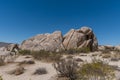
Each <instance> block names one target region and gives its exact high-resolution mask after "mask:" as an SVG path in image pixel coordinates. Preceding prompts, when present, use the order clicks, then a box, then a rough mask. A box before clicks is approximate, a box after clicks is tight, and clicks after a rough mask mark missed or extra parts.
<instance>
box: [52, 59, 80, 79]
mask: <svg viewBox="0 0 120 80" xmlns="http://www.w3.org/2000/svg"><path fill="white" fill-rule="evenodd" d="M53 66H54V68H55V69H56V71H57V72H58V74H59V77H66V78H69V79H68V80H76V79H77V68H78V64H77V63H76V62H75V61H74V60H65V59H63V60H60V61H59V62H56V63H54V64H53Z"/></svg>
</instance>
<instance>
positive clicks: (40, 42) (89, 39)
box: [20, 27, 98, 51]
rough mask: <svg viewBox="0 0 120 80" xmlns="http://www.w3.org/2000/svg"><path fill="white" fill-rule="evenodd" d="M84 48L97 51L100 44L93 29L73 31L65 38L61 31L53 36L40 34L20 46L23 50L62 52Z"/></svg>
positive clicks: (86, 28)
mask: <svg viewBox="0 0 120 80" xmlns="http://www.w3.org/2000/svg"><path fill="white" fill-rule="evenodd" d="M83 47H88V48H90V50H91V51H94V50H97V47H98V42H97V39H96V37H95V35H94V33H93V31H92V29H91V28H88V27H82V28H81V29H78V30H74V29H71V30H70V31H69V32H68V33H67V34H65V35H64V36H62V33H61V32H60V31H55V32H53V33H52V34H40V35H37V36H34V37H32V38H30V39H28V40H25V41H23V43H22V44H21V46H20V48H21V49H22V50H34V51H39V50H46V51H60V50H68V49H73V48H75V49H76V48H83Z"/></svg>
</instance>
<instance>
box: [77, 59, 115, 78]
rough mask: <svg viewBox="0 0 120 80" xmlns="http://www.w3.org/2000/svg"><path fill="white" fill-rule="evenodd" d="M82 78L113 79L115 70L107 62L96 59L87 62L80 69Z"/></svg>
mask: <svg viewBox="0 0 120 80" xmlns="http://www.w3.org/2000/svg"><path fill="white" fill-rule="evenodd" d="M79 75H80V76H79V79H80V80H113V78H114V77H115V75H114V70H113V68H112V67H111V66H109V65H108V64H107V63H104V62H102V61H101V60H96V59H94V60H93V61H92V63H85V64H83V65H82V66H81V68H80V70H79Z"/></svg>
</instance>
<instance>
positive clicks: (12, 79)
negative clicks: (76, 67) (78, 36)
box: [0, 52, 120, 80]
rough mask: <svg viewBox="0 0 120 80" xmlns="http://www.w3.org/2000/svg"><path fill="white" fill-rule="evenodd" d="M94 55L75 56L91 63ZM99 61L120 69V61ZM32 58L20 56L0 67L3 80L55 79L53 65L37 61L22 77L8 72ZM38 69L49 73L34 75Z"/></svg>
mask: <svg viewBox="0 0 120 80" xmlns="http://www.w3.org/2000/svg"><path fill="white" fill-rule="evenodd" d="M92 54H93V53H90V54H87V55H86V56H80V55H74V58H81V59H82V60H84V61H88V62H91V61H92V59H93V58H94V57H92V56H91V55H92ZM94 54H99V52H94ZM96 58H97V59H101V60H103V61H104V62H108V63H109V65H114V66H118V67H119V68H120V60H119V61H110V60H109V59H102V58H101V57H99V55H98V56H96ZM31 59H32V58H25V56H19V57H18V58H17V59H16V60H15V61H14V63H9V64H6V65H5V66H0V75H1V76H2V77H3V80H54V79H53V78H52V77H54V76H55V75H56V74H57V73H56V70H55V69H54V68H53V66H52V63H45V62H41V61H36V60H34V61H35V64H31V65H25V66H24V68H25V69H26V70H25V72H24V73H23V74H21V75H18V76H16V75H10V74H8V71H11V70H13V69H15V68H16V67H18V62H22V61H24V60H31ZM38 68H46V70H47V71H48V73H47V74H43V75H33V73H34V71H35V70H36V69H38ZM115 73H116V79H115V80H119V79H120V71H116V72H115Z"/></svg>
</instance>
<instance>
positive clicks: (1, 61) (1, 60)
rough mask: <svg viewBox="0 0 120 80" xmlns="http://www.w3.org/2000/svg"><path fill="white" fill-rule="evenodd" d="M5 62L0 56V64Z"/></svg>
mask: <svg viewBox="0 0 120 80" xmlns="http://www.w3.org/2000/svg"><path fill="white" fill-rule="evenodd" d="M4 64H5V58H2V57H0V66H3V65H4Z"/></svg>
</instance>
